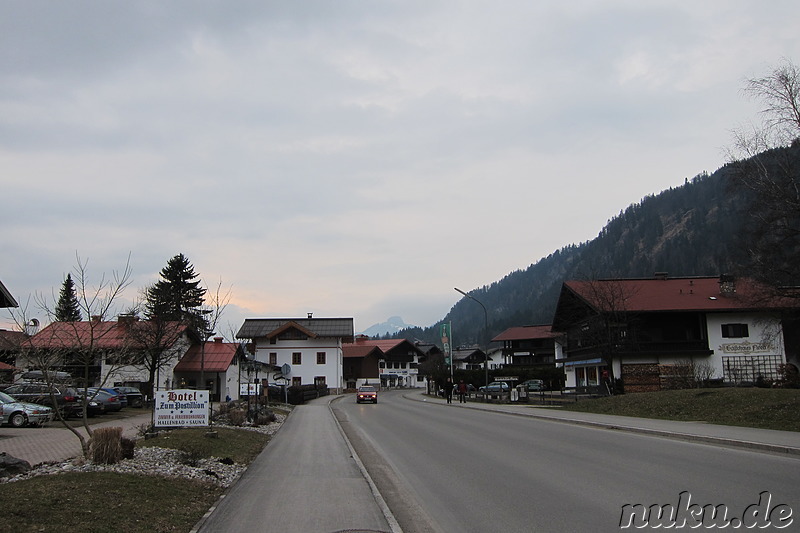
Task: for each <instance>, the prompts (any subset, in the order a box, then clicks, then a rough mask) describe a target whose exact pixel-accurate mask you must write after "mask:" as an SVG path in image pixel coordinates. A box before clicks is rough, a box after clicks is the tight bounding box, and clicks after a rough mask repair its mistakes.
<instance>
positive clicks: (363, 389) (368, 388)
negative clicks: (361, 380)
mask: <svg viewBox="0 0 800 533" xmlns="http://www.w3.org/2000/svg"><path fill="white" fill-rule="evenodd" d="M358 392H375V387H361V388H360V389H358Z"/></svg>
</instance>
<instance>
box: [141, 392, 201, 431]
mask: <svg viewBox="0 0 800 533" xmlns="http://www.w3.org/2000/svg"><path fill="white" fill-rule="evenodd" d="M210 405H211V404H210V403H209V401H208V391H207V390H188V389H185V390H167V391H159V392H157V393H156V405H155V410H156V412H155V427H186V426H193V427H207V426H208V414H209V411H210V409H209V407H210Z"/></svg>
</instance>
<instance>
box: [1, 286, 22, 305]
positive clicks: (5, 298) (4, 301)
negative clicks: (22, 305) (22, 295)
mask: <svg viewBox="0 0 800 533" xmlns="http://www.w3.org/2000/svg"><path fill="white" fill-rule="evenodd" d="M0 307H19V304H18V303H17V301H16V300H15V299H14V297H13V296H11V293H10V292H8V289H6V286H5V285H3V282H2V281H0Z"/></svg>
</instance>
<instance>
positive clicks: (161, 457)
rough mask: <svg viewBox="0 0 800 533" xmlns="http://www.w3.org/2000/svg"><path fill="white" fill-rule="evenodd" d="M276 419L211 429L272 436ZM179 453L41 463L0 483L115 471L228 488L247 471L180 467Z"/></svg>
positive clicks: (220, 463)
mask: <svg viewBox="0 0 800 533" xmlns="http://www.w3.org/2000/svg"><path fill="white" fill-rule="evenodd" d="M275 416H276V418H277V420H276V421H275V422H272V423H271V424H267V425H263V426H257V427H249V426H241V427H233V426H226V425H223V424H216V423H215V424H214V427H224V428H232V429H239V430H242V431H257V432H259V433H265V434H268V435H274V434H275V432H276V431H278V429H279V428H280V427H281V424H283V421H284V420H285V419H286V417H285V416H284V415H279V414H276V415H275ZM184 463H185V461H184V459H183V453H182V452H181V451H179V450H173V449H171V448H160V447H157V446H147V447H142V448H139V447H137V448H136V449H135V450H134V456H133V459H124V460H122V461H120V462H119V463H116V464H112V465H105V464H94V463H90V462H87V461H86V460H84V459H83V458H82V457H77V458H74V459H71V460H68V461H63V462H53V463H41V464H39V465H36V466H35V467H34V468H32V469H31V470H30V471H29V472H26V473H25V474H19V475H16V476H13V477H9V478H4V479H0V483H12V482H15V481H21V480H24V479H29V478H32V477H37V476H48V475H55V474H63V473H66V472H118V473H121V474H137V475H146V476H165V477H179V478H184V479H191V480H196V481H203V482H207V483H213V484H215V485H219V486H220V487H226V488H227V487H230V486H231V485H233V483H234V482H235V481H236V480H237V479H239V476H240V475H242V472H244V471H245V470H246V469H247V465H244V464H238V463H233V462H232V461H231V460H230V459H224V458H219V457H209V458H206V459H200V460H198V461H196V463H195V464H194V465H187V464H184Z"/></svg>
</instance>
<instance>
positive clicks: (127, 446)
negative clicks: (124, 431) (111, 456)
mask: <svg viewBox="0 0 800 533" xmlns="http://www.w3.org/2000/svg"><path fill="white" fill-rule="evenodd" d="M120 447H121V450H122V458H123V459H133V452H134V450H135V449H136V440H135V439H130V438H128V437H122V439H120Z"/></svg>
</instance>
